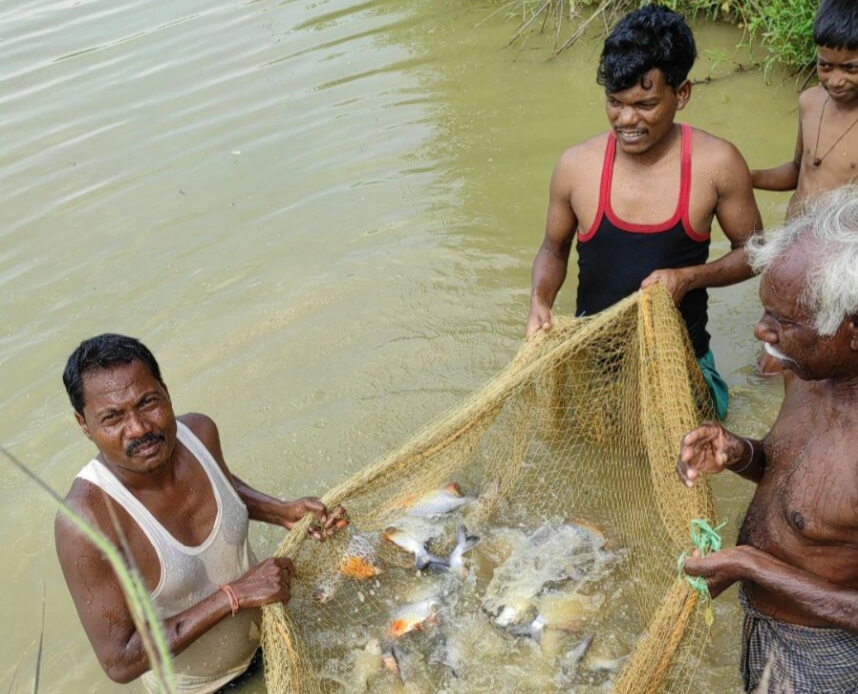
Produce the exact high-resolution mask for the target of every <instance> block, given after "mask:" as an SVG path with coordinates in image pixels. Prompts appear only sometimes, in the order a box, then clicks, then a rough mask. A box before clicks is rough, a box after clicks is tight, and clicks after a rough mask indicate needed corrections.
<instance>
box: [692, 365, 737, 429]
mask: <svg viewBox="0 0 858 694" xmlns="http://www.w3.org/2000/svg"><path fill="white" fill-rule="evenodd" d="M697 363H698V364H699V365H700V371H701V372H702V373H703V379H704V380H705V381H706V385H707V386H708V387H709V396H710V397H711V398H712V404H713V405H714V406H715V414H716V415H718V419H720V420H721V421H723V420H724V418H725V417H726V416H727V407H728V405H729V404H730V391H729V389H728V388H727V382H726V381H725V380H724V379H723V378H722V377H721V374H719V373H718V368H717V367H716V366H715V355H714V354H712V350H711V349H710V350H708V351H707V352H706V354H704V355H703V356H702V357H700V359H698V360H697Z"/></svg>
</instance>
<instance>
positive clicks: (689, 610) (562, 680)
mask: <svg viewBox="0 0 858 694" xmlns="http://www.w3.org/2000/svg"><path fill="white" fill-rule="evenodd" d="M709 407H710V405H709V400H708V397H707V394H706V386H705V383H704V381H703V378H702V375H701V374H700V371H699V369H698V367H697V364H696V362H695V360H694V357H693V354H692V352H691V349H690V346H689V344H688V338H687V335H686V332H685V329H684V326H683V325H682V321H681V318H680V317H679V315H678V313H677V311H676V310H675V308H674V306H673V304H672V302H671V300H670V297H669V296H668V295H667V293H666V291H665V290H664V289H663V288H661V287H654V288H653V289H650V290H647V292H645V293H643V294H637V295H634V296H632V297H629V298H628V299H626V300H624V301H622V302H621V303H619V304H617V305H616V306H615V307H613V308H611V309H610V310H607V311H605V312H603V313H600V314H598V315H595V316H592V317H588V318H584V319H571V318H556V319H555V324H554V326H553V328H552V330H551V331H550V332H548V333H541V334H539V335H537V336H536V337H535V338H534V339H532V340H528V341H526V342H525V343H524V345H523V346H522V348H521V350H520V352H519V354H518V355H517V356H516V358H515V359H514V360H513V361H512V363H511V364H510V365H509V366H508V367H507V368H506V369H505V370H503V371H502V372H501V373H500V374H499V375H498V376H497V377H495V378H494V379H493V380H492V381H490V382H489V383H488V384H487V385H486V386H485V387H484V388H482V389H481V390H480V391H479V392H477V393H475V394H474V395H473V396H472V397H470V398H469V399H468V400H466V401H465V402H464V403H463V404H461V405H460V406H458V407H456V408H455V409H453V410H452V411H450V412H448V413H446V414H445V415H444V416H442V417H440V418H439V419H438V420H437V421H435V422H434V423H432V424H431V425H429V426H427V427H426V428H424V429H423V430H422V431H420V432H419V433H418V434H417V435H416V436H414V437H413V438H412V439H411V440H409V441H408V442H407V443H405V445H403V446H402V447H401V448H400V449H399V450H397V451H395V452H393V453H391V454H389V455H387V456H386V457H384V458H383V459H382V460H380V461H378V462H377V463H375V464H373V465H370V466H368V467H366V468H365V469H364V470H362V471H361V472H359V473H358V474H356V475H355V476H354V477H352V478H351V479H349V480H347V481H345V482H344V483H343V484H341V485H340V486H338V487H337V488H335V489H334V490H332V491H331V492H330V493H329V494H327V495H326V496H325V498H324V499H323V500H324V501H325V503H326V504H328V505H329V507H330V506H331V505H335V504H343V505H345V506H346V507H347V508H348V510H349V515H350V518H351V521H352V524H351V526H350V527H349V528H348V529H347V531H345V532H341V533H339V534H338V535H337V536H336V537H335V538H333V539H332V540H331V541H329V542H327V543H324V544H318V543H316V542H315V541H313V540H312V539H310V538H309V536H308V534H307V532H306V530H307V526H308V524H309V521H310V519H305V520H304V521H302V523H300V524H299V525H298V526H296V527H295V528H293V530H292V531H291V532H289V533H288V534H287V535H286V537H285V539H284V541H283V543H282V545H281V546H280V548H279V550H278V554H279V555H281V556H283V555H286V556H289V557H291V558H292V559H293V561H294V563H295V566H296V567H297V571H298V578H297V579H296V581H295V582H294V583H293V590H292V600H291V602H290V603H289V605H288V606H287V607H284V606H282V605H272V606H269V607H267V608H265V610H264V620H263V647H264V653H265V672H266V683H267V688H268V691H270V692H301V693H303V692H338V691H379V692H383V691H390V692H395V691H407V692H412V691H414V692H420V691H427V692H430V691H431V692H434V691H447V692H470V691H487V690H492V689H494V690H497V691H515V692H540V691H557V690H571V689H574V690H575V691H580V692H590V691H592V692H597V691H598V692H605V691H613V692H662V691H664V692H680V691H688V689H689V688H690V686H691V680H692V677H693V675H694V671H695V668H696V665H697V663H698V659H699V656H700V651H701V649H702V646H703V644H704V643H705V635H706V630H707V627H706V625H705V623H704V622H705V620H704V618H703V612H704V609H703V606H701V605H698V604H697V600H696V597H697V596H696V594H694V592H693V591H692V590H691V589H690V588H689V587H688V585H687V583H685V582H684V581H681V580H679V579H678V578H677V572H676V571H677V570H676V560H677V557H678V555H679V554H680V553H681V552H682V551H683V550H686V549H688V548H689V522H690V520H691V519H693V518H703V519H707V520H710V521H711V520H713V516H714V510H713V505H712V498H711V493H710V490H709V488H708V486H707V485H706V484H705V482H704V483H703V484H698V485H697V486H696V488H695V489H693V490H688V489H686V488H684V487H683V486H682V485H681V484H679V482H678V481H677V479H676V476H675V472H674V466H675V462H676V454H677V446H678V441H679V439H680V437H681V436H682V435H683V434H684V433H685V432H686V431H688V430H689V429H690V428H692V427H693V426H694V425H695V424H696V423H698V422H699V421H700V420H701V419H702V418H704V417H709V416H711V413H710V411H709ZM427 504H428V506H427ZM433 504H434V505H433ZM445 504H446V506H445ZM439 509H440V510H441V511H443V513H438V514H437V515H434V516H432V515H424V514H425V513H426V512H427V510H428V511H433V510H435V511H438V510H439ZM460 525H461V526H463V530H464V531H465V534H466V535H468V536H474V535H476V536H479V537H480V542H479V544H477V546H476V547H471V546H470V545H471V544H473V542H470V543H468V545H466V547H465V549H466V551H465V552H464V554H462V553H461V552H460V555H461V556H462V557H463V560H461V561H459V560H455V561H454V560H453V559H454V555H455V552H454V553H453V554H452V555H451V550H452V548H453V547H454V545H456V544H457V541H458V540H460V539H461V536H460V535H459V526H460ZM402 537H407V538H411V539H410V540H409V541H410V544H409V543H408V542H404V541H402V540H401V538H402ZM403 547H406V549H403ZM424 551H425V553H431V555H432V556H434V557H440V558H441V559H440V560H439V561H438V563H436V564H433V561H434V560H433V559H431V558H430V559H427V558H426V556H423V563H424V564H425V563H427V562H428V565H427V566H426V567H425V568H424V570H422V571H418V570H417V569H416V568H415V556H416V555H420V554H424ZM441 560H443V561H441ZM446 563H451V564H453V565H454V566H453V569H454V570H448V569H447V567H446V566H445V565H444V564H446ZM463 565H464V566H463Z"/></svg>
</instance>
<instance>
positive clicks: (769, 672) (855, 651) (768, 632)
mask: <svg viewBox="0 0 858 694" xmlns="http://www.w3.org/2000/svg"><path fill="white" fill-rule="evenodd" d="M739 602H740V603H741V604H742V608H743V609H744V610H745V621H744V625H743V629H742V662H741V671H742V679H743V680H744V682H745V691H746V692H756V693H757V694H858V635H856V634H851V633H849V632H848V631H843V630H841V629H819V628H814V627H806V626H801V625H798V624H789V623H787V622H781V621H779V620H777V619H774V618H773V617H770V616H768V615H765V614H762V613H761V612H760V611H759V610H757V608H756V607H754V604H753V603H752V602H751V600H750V598H749V597H748V594H747V593H746V591H745V587H744V586H741V587H740V589H739Z"/></svg>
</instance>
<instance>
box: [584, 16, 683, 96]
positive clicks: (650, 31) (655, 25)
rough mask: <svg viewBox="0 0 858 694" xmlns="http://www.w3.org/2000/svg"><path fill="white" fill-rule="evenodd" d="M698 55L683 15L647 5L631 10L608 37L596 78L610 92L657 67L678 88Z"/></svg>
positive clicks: (626, 87) (673, 86) (614, 91)
mask: <svg viewBox="0 0 858 694" xmlns="http://www.w3.org/2000/svg"><path fill="white" fill-rule="evenodd" d="M696 58H697V46H696V45H695V44H694V35H693V34H692V33H691V28H690V27H689V26H688V24H686V23H685V18H684V17H683V16H682V15H681V14H677V13H676V12H674V11H672V10H669V9H668V8H667V7H665V6H664V5H646V6H645V7H641V8H640V9H639V10H635V11H633V12H629V13H628V14H627V15H626V16H625V17H623V18H622V19H621V20H620V21H619V22H618V23H617V25H616V26H615V27H614V29H613V31H611V34H610V35H609V36H608V38H607V39H606V40H605V48H604V49H603V50H602V57H601V59H600V60H599V72H598V75H597V77H596V81H597V82H598V83H599V84H601V85H602V86H603V87H604V88H605V91H606V92H607V93H608V94H616V93H617V92H621V91H624V90H626V89H629V88H630V87H633V86H634V85H636V84H638V83H640V81H641V79H642V78H643V76H644V75H645V74H646V73H647V72H649V71H650V70H652V69H654V68H656V69H659V70H661V71H662V73H664V81H665V82H666V83H667V84H668V85H669V86H670V87H672V88H673V90H674V91H675V90H676V89H677V88H678V87H679V85H681V84H682V83H683V82H684V81H685V80H686V79H687V78H688V73H689V72H690V71H691V67H692V65H694V61H695V59H696Z"/></svg>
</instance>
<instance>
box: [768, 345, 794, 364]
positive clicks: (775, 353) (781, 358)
mask: <svg viewBox="0 0 858 694" xmlns="http://www.w3.org/2000/svg"><path fill="white" fill-rule="evenodd" d="M763 349H764V350H766V353H767V354H769V355H770V356H772V357H774V358H775V359H777V360H778V361H791V360H790V358H789V357H787V355H786V354H784V353H783V352H780V351H778V350H777V349H775V348H774V347H772V346H771V345H770V344H769V343H768V342H764V343H763Z"/></svg>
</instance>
